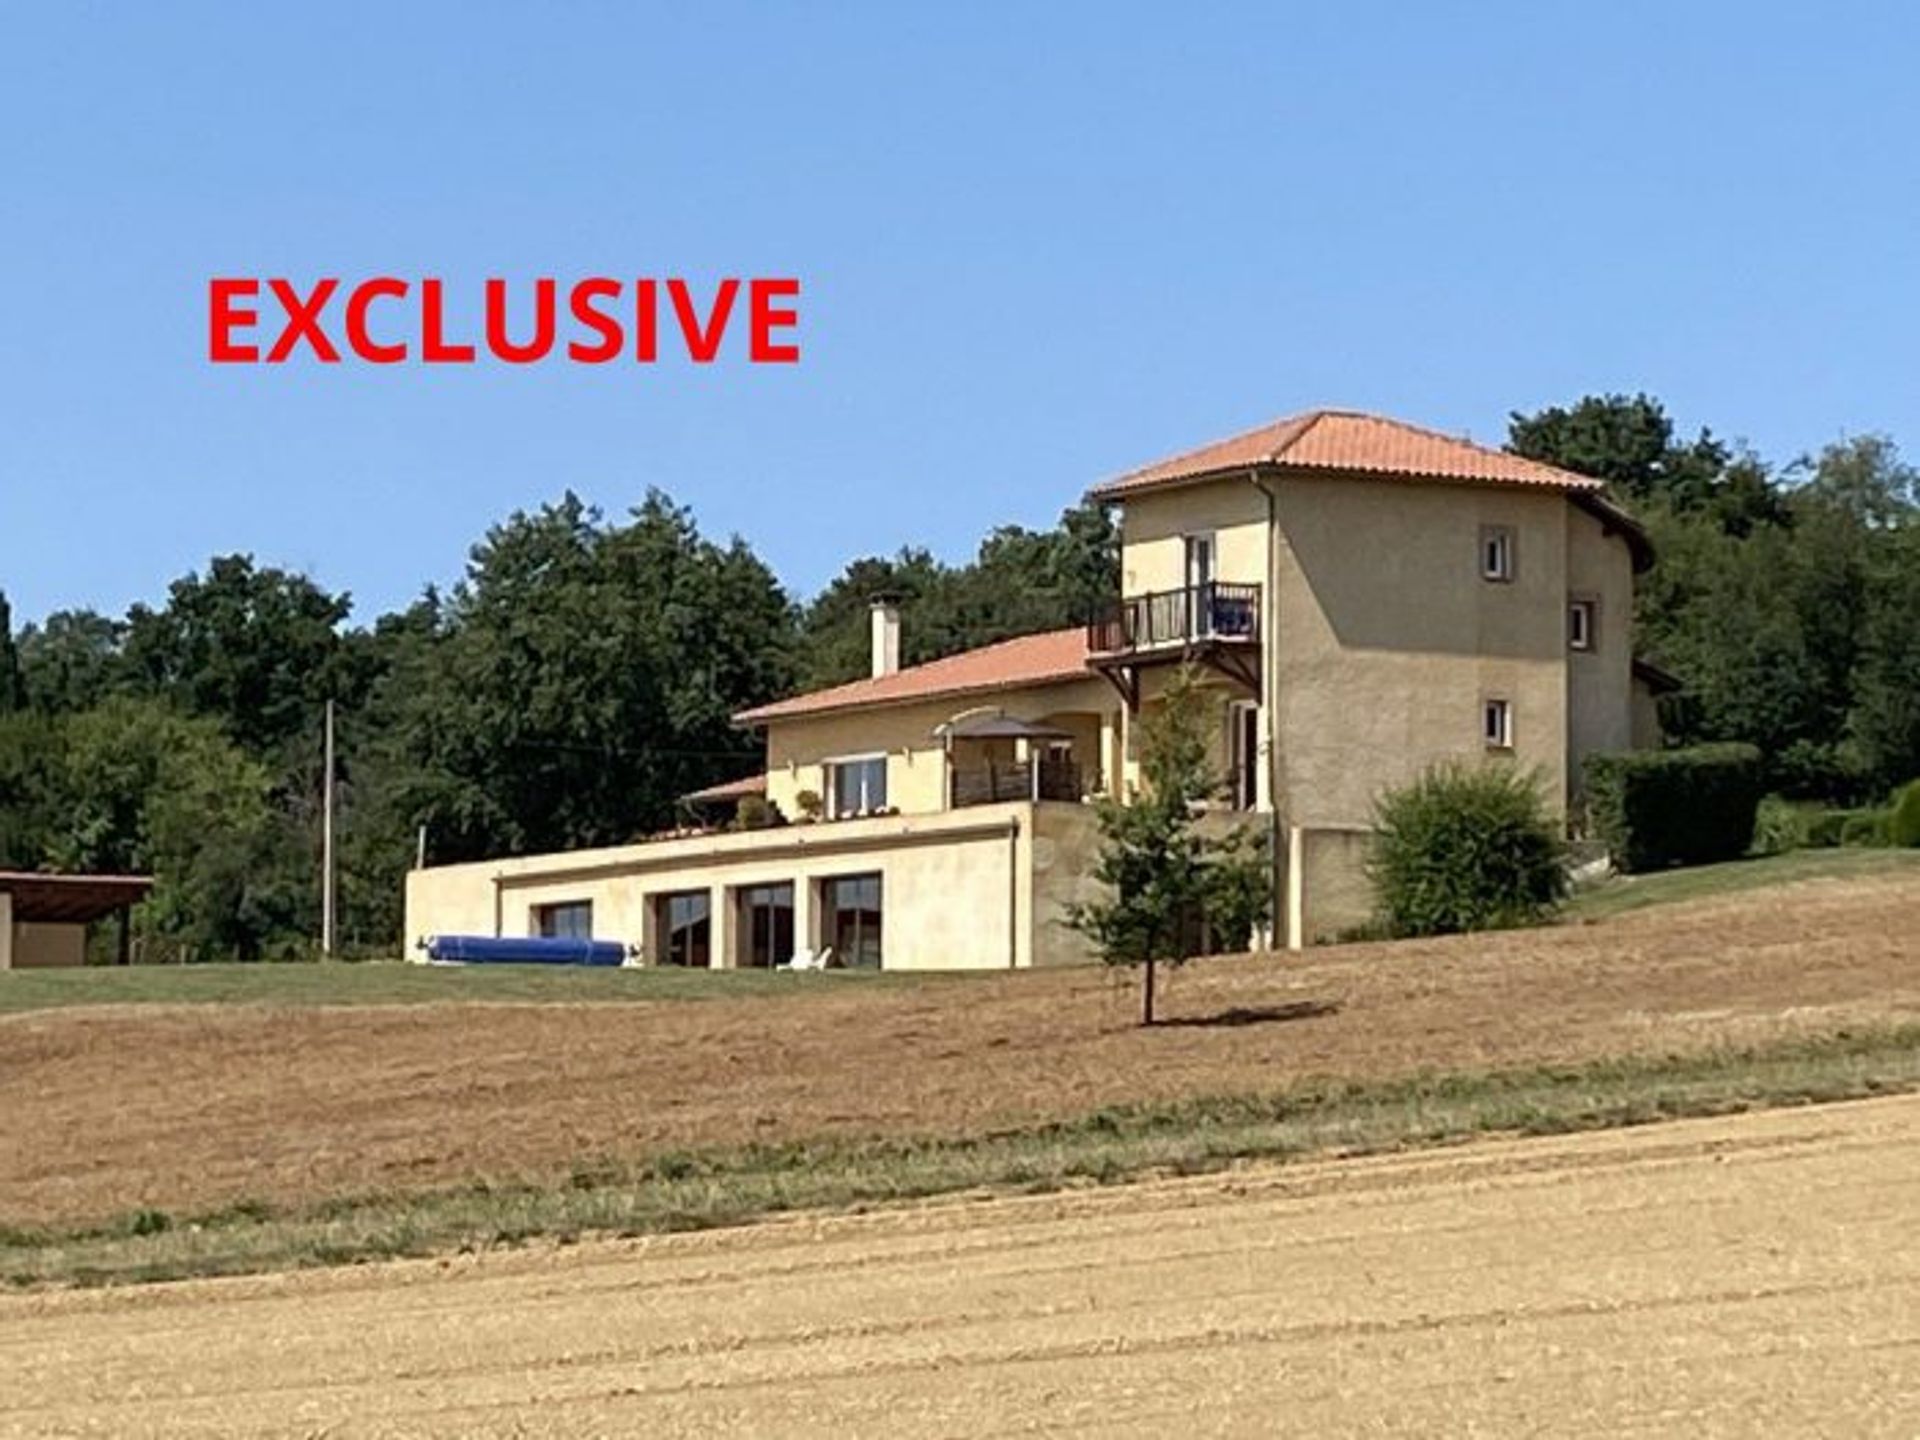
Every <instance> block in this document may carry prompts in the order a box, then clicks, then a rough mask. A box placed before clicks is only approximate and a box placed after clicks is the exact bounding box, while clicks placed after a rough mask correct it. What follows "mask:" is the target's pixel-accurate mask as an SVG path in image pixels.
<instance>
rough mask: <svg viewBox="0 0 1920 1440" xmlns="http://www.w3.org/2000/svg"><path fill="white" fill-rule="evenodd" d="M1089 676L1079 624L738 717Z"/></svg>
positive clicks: (777, 716)
mask: <svg viewBox="0 0 1920 1440" xmlns="http://www.w3.org/2000/svg"><path fill="white" fill-rule="evenodd" d="M1089 673H1091V672H1089V671H1088V669H1087V632H1086V629H1085V628H1084V627H1083V626H1078V625H1076V626H1074V627H1073V628H1072V629H1071V630H1048V631H1046V632H1044V633H1042V634H1039V635H1022V636H1020V637H1019V638H1018V639H1015V640H1002V641H1001V642H1000V643H999V644H997V645H983V646H981V647H980V648H979V649H978V650H962V651H961V652H960V653H959V654H958V655H948V656H946V657H945V658H943V659H940V660H929V661H928V662H927V663H926V664H924V665H910V666H908V667H907V668H905V669H903V670H897V671H895V672H894V673H893V674H891V675H882V676H881V677H879V678H878V679H868V680H854V681H851V682H849V683H848V684H845V685H835V686H833V687H832V688H831V689H827V690H814V691H812V692H810V693H808V694H805V695H795V696H793V697H792V698H790V699H787V700H779V701H775V702H774V703H773V704H771V705H759V706H756V707H754V708H753V709H751V710H742V711H741V712H740V713H739V714H738V715H735V716H734V717H733V718H734V721H735V723H737V724H741V725H758V724H764V723H765V722H766V721H768V720H786V719H791V718H793V717H795V716H799V715H816V714H820V713H822V712H824V711H828V710H847V709H851V708H853V707H855V706H862V705H897V704H902V703H904V702H906V701H909V700H930V699H933V698H934V697H936V696H940V695H963V694H967V693H970V692H972V691H977V690H1007V689H1012V688H1014V687H1016V686H1021V685H1045V684H1051V683H1054V682H1057V681H1062V680H1079V679H1083V678H1084V677H1085V676H1087V675H1088V674H1089Z"/></svg>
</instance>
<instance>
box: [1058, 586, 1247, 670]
mask: <svg viewBox="0 0 1920 1440" xmlns="http://www.w3.org/2000/svg"><path fill="white" fill-rule="evenodd" d="M1259 639H1260V587H1259V586H1258V585H1233V584H1228V583H1227V582H1226V581H1224V580H1210V581H1208V582H1207V583H1206V584H1204V585H1187V586H1183V587H1182V588H1181V589H1178V590H1156V591H1153V592H1151V593H1150V594H1146V595H1129V596H1127V597H1126V598H1124V599H1121V600H1116V601H1114V602H1113V603H1112V604H1111V605H1110V606H1109V607H1108V608H1107V609H1106V610H1104V611H1103V612H1101V613H1100V614H1098V615H1096V616H1094V618H1093V620H1092V622H1091V623H1089V624H1088V626H1087V648H1088V649H1089V650H1090V651H1091V652H1092V653H1093V654H1095V655H1124V654H1127V653H1129V652H1131V651H1135V650H1151V649H1155V648H1157V647H1159V646H1163V645H1187V644H1192V643H1194V642H1196V641H1202V640H1221V641H1229V642H1234V643H1257V642H1258V641H1259Z"/></svg>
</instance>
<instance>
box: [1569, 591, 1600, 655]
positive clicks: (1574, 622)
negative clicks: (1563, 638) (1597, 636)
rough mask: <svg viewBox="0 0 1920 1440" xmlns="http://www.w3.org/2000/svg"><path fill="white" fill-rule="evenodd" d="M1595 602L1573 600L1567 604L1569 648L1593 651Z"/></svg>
mask: <svg viewBox="0 0 1920 1440" xmlns="http://www.w3.org/2000/svg"><path fill="white" fill-rule="evenodd" d="M1593 622H1594V602H1593V601H1591V600H1573V601H1569V602H1568V604H1567V648H1568V649H1570V650H1591V649H1593V630H1594V627H1593Z"/></svg>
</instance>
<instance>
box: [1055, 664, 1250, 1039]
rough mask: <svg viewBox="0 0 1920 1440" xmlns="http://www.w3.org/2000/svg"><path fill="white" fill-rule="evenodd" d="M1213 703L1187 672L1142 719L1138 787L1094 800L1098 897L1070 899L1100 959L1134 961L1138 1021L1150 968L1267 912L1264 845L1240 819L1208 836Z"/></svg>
mask: <svg viewBox="0 0 1920 1440" xmlns="http://www.w3.org/2000/svg"><path fill="white" fill-rule="evenodd" d="M1213 713H1214V706H1213V705H1212V704H1210V703H1209V701H1208V697H1207V696H1206V693H1205V692H1204V691H1202V690H1201V689H1200V687H1199V686H1198V684H1197V683H1196V678H1195V676H1194V675H1193V673H1192V672H1191V671H1189V670H1182V671H1181V672H1180V673H1179V674H1178V675H1177V676H1176V677H1175V678H1174V681H1173V684H1172V685H1171V686H1169V687H1168V689H1167V693H1166V696H1165V698H1164V700H1163V701H1162V703H1161V704H1160V705H1159V706H1158V707H1157V708H1156V709H1155V710H1153V711H1152V712H1151V713H1150V714H1148V715H1147V717H1146V718H1145V719H1144V720H1143V721H1142V724H1141V747H1140V769H1141V775H1142V779H1143V780H1144V782H1145V783H1144V786H1143V788H1142V790H1141V792H1140V793H1139V794H1137V795H1135V796H1133V797H1132V799H1131V802H1130V803H1127V802H1122V801H1120V800H1118V799H1115V798H1112V797H1108V798H1106V799H1103V800H1101V801H1100V802H1099V824H1100V834H1101V839H1102V844H1101V847H1100V854H1099V857H1098V859H1097V860H1096V861H1095V863H1094V872H1093V873H1094V877H1095V878H1096V879H1097V880H1099V881H1100V883H1101V884H1102V885H1104V886H1106V887H1107V890H1108V892H1109V893H1108V894H1107V896H1106V897H1105V898H1103V899H1100V900H1095V901H1092V902H1089V903H1086V904H1079V905H1075V906H1073V907H1072V908H1071V909H1070V910H1069V912H1068V915H1067V923H1068V924H1069V925H1071V926H1072V927H1073V928H1074V929H1076V930H1078V931H1079V932H1080V933H1081V934H1083V935H1085V936H1087V937H1088V938H1089V939H1090V940H1092V942H1093V944H1094V947H1095V948H1096V949H1097V950H1098V951H1099V953H1100V958H1101V959H1102V960H1104V961H1105V962H1106V963H1107V964H1109V965H1139V966H1142V967H1144V984H1143V986H1142V989H1141V1006H1140V1023H1141V1024H1142V1025H1151V1024H1153V1023H1154V980H1155V967H1156V966H1158V965H1159V964H1160V963H1161V962H1162V961H1164V962H1166V963H1168V964H1172V965H1180V964H1183V963H1184V962H1186V961H1187V960H1189V959H1191V958H1192V957H1193V956H1195V955H1197V954H1200V953H1203V951H1204V950H1206V949H1207V948H1209V942H1212V947H1213V948H1227V947H1230V946H1239V945H1244V944H1245V943H1246V941H1247V937H1248V935H1249V933H1250V932H1251V930H1252V928H1253V927H1254V926H1255V925H1257V924H1259V923H1260V922H1261V921H1262V920H1264V919H1265V918H1266V917H1267V914H1268V912H1269V909H1270V900H1271V893H1272V891H1271V884H1270V878H1269V871H1268V865H1267V854H1266V842H1265V837H1264V836H1263V835H1259V834H1256V833H1254V832H1252V831H1250V830H1249V829H1248V827H1246V826H1240V827H1236V828H1235V829H1234V830H1232V831H1231V832H1228V833H1226V834H1209V833H1208V832H1207V831H1206V830H1205V829H1203V828H1202V827H1201V825H1200V824H1199V823H1198V821H1199V818H1200V812H1201V805H1202V802H1204V801H1205V800H1206V799H1208V798H1209V797H1210V796H1211V795H1213V794H1214V793H1215V791H1216V790H1217V789H1218V783H1217V781H1216V780H1215V778H1214V776H1213V774H1212V771H1211V769H1210V767H1209V765H1208V763H1207V733H1208V723H1209V719H1210V717H1211V716H1212V715H1213Z"/></svg>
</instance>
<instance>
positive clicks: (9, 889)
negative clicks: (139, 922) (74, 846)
mask: <svg viewBox="0 0 1920 1440" xmlns="http://www.w3.org/2000/svg"><path fill="white" fill-rule="evenodd" d="M152 889H153V881H152V879H150V878H149V877H147V876H145V875H40V874H36V873H33V872H31V871H7V870H0V894H6V895H10V896H12V897H13V918H14V920H15V922H16V923H17V922H25V923H27V924H30V925H85V924H87V923H88V922H89V921H92V920H99V919H102V918H103V917H105V916H108V915H111V914H113V913H114V912H115V911H116V910H125V909H126V908H127V907H128V906H131V905H137V904H139V903H140V902H141V901H142V900H144V899H146V898H147V895H148V892H150V891H151V890H152Z"/></svg>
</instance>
